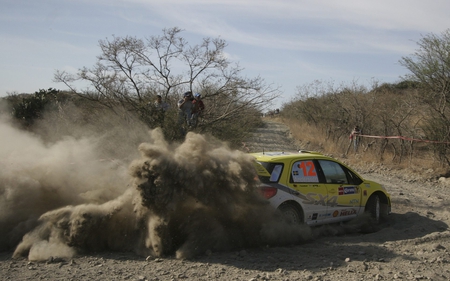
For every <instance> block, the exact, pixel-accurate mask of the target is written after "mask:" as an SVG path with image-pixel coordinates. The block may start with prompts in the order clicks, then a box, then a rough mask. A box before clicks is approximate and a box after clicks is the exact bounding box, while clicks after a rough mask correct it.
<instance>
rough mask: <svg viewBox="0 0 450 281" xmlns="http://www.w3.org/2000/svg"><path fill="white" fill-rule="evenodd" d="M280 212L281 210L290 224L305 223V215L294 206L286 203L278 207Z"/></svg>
mask: <svg viewBox="0 0 450 281" xmlns="http://www.w3.org/2000/svg"><path fill="white" fill-rule="evenodd" d="M278 210H280V212H281V213H282V214H283V215H284V217H285V219H286V220H287V221H288V222H290V223H295V224H302V223H303V214H302V213H301V211H299V210H298V208H297V207H296V206H294V205H293V204H290V203H284V204H282V205H281V206H280V207H278Z"/></svg>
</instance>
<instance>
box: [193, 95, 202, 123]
mask: <svg viewBox="0 0 450 281" xmlns="http://www.w3.org/2000/svg"><path fill="white" fill-rule="evenodd" d="M192 104H193V107H192V127H194V128H195V127H197V124H198V119H199V117H201V116H202V114H203V110H205V105H204V104H203V101H202V95H201V94H200V93H196V94H195V95H194V100H193V101H192Z"/></svg>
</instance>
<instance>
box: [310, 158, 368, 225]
mask: <svg viewBox="0 0 450 281" xmlns="http://www.w3.org/2000/svg"><path fill="white" fill-rule="evenodd" d="M318 162H319V165H320V171H321V172H322V173H323V177H324V181H325V182H326V184H325V185H326V189H327V193H328V198H329V200H328V201H327V207H328V214H330V216H329V217H328V218H327V219H329V220H336V221H341V220H347V219H350V218H352V217H355V216H356V215H358V214H359V212H360V206H361V193H362V192H361V188H360V187H359V182H357V181H356V180H354V177H352V176H351V175H350V174H349V173H350V171H349V170H348V169H346V168H345V167H344V166H342V165H341V164H339V163H337V162H334V161H330V160H318Z"/></svg>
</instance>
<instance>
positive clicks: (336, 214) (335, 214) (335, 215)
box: [333, 210, 339, 218]
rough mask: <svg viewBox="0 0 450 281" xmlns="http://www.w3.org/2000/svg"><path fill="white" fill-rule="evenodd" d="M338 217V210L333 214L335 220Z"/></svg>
mask: <svg viewBox="0 0 450 281" xmlns="http://www.w3.org/2000/svg"><path fill="white" fill-rule="evenodd" d="M338 215H339V211H338V210H336V211H334V212H333V217H334V218H335V217H337V216H338Z"/></svg>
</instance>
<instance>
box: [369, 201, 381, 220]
mask: <svg viewBox="0 0 450 281" xmlns="http://www.w3.org/2000/svg"><path fill="white" fill-rule="evenodd" d="M366 212H367V213H369V214H370V216H371V217H372V219H374V220H375V222H376V223H379V222H380V217H381V204H380V196H378V195H377V194H374V195H372V196H370V198H369V200H368V201H367V204H366Z"/></svg>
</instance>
